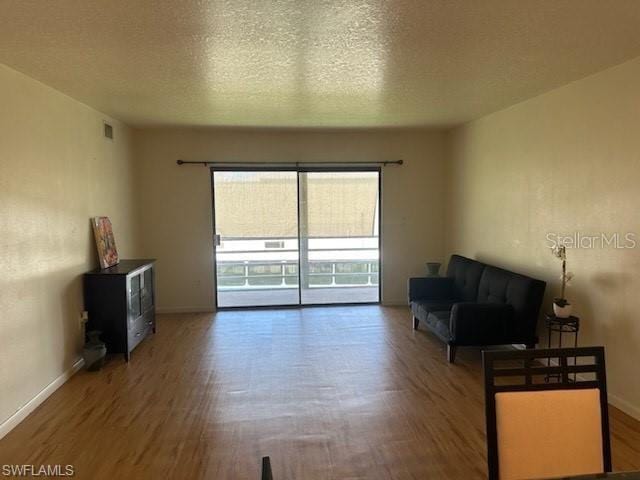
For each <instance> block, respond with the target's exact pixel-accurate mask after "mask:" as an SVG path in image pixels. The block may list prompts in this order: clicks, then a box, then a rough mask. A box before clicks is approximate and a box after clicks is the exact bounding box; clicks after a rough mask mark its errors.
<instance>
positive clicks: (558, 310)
mask: <svg viewBox="0 0 640 480" xmlns="http://www.w3.org/2000/svg"><path fill="white" fill-rule="evenodd" d="M572 308H573V305H571V304H570V303H567V304H566V305H565V306H564V307H561V306H560V305H558V304H557V303H554V304H553V314H554V315H555V316H556V317H558V318H569V317H570V316H571V310H572Z"/></svg>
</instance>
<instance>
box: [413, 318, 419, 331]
mask: <svg viewBox="0 0 640 480" xmlns="http://www.w3.org/2000/svg"><path fill="white" fill-rule="evenodd" d="M419 323H420V320H418V319H417V318H416V317H413V329H414V330H417V329H418V324H419Z"/></svg>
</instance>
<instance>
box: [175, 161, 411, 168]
mask: <svg viewBox="0 0 640 480" xmlns="http://www.w3.org/2000/svg"><path fill="white" fill-rule="evenodd" d="M176 163H177V164H178V165H203V166H205V167H208V166H210V165H251V166H262V167H268V166H269V165H270V164H269V163H266V162H189V161H187V160H176ZM403 163H404V162H403V161H402V160H386V161H383V162H282V163H276V165H278V166H283V165H291V166H293V167H302V166H305V165H382V166H383V167H386V166H387V165H402V164H403Z"/></svg>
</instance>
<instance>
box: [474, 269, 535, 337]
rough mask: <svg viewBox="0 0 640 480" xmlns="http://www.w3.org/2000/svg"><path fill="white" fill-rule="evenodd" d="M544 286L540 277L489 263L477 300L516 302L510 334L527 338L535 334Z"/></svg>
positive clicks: (484, 301)
mask: <svg viewBox="0 0 640 480" xmlns="http://www.w3.org/2000/svg"><path fill="white" fill-rule="evenodd" d="M544 288H545V283H544V282H542V281H540V280H535V279H533V278H530V277H526V276H524V275H520V274H518V273H513V272H510V271H508V270H503V269H501V268H497V267H492V266H488V265H487V266H486V267H485V268H484V270H483V272H482V277H481V278H480V284H479V286H478V296H477V299H476V301H477V302H479V303H503V304H508V305H512V306H513V309H514V313H515V315H514V324H513V325H511V328H512V330H511V332H510V334H511V335H513V336H516V337H518V338H522V339H523V341H524V340H526V339H529V338H532V337H533V336H535V332H536V323H537V320H538V311H539V310H540V304H541V303H542V296H543V294H544Z"/></svg>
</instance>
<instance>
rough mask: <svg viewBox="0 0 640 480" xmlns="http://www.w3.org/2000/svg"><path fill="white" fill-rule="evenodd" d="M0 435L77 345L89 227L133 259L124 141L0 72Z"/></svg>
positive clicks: (52, 94)
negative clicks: (110, 227)
mask: <svg viewBox="0 0 640 480" xmlns="http://www.w3.org/2000/svg"><path fill="white" fill-rule="evenodd" d="M0 106H1V107H0V272H1V275H0V312H1V313H0V338H1V339H2V346H1V347H0V392H1V393H0V425H1V424H2V423H3V422H5V421H6V420H7V419H8V418H9V417H10V416H12V415H13V414H14V413H15V412H16V411H17V410H18V409H20V408H21V407H22V406H24V405H25V404H26V403H27V402H28V401H30V400H31V399H32V398H33V397H35V396H36V395H37V394H38V393H39V392H40V391H41V390H43V389H44V388H45V387H46V386H47V385H48V384H50V383H51V382H52V381H54V380H55V379H56V378H57V377H59V376H60V375H61V374H63V372H65V371H66V370H68V369H69V368H70V367H71V366H72V365H73V364H74V362H75V361H76V360H77V359H78V357H79V352H80V349H81V345H82V333H81V329H80V312H81V310H82V283H81V274H82V273H83V272H84V271H86V270H88V269H90V268H93V267H94V266H96V265H97V264H96V261H95V253H94V248H95V247H94V243H93V237H92V233H91V230H90V226H89V217H91V216H95V215H108V216H110V217H111V219H112V221H113V224H114V230H115V234H116V243H117V245H118V248H119V250H120V253H121V255H122V256H128V255H131V254H132V253H133V249H134V221H133V217H132V215H131V213H130V205H131V199H132V196H131V194H132V191H133V190H132V181H133V175H132V168H131V159H132V158H131V132H130V131H129V129H127V128H125V127H124V126H123V125H122V124H120V123H118V122H113V124H114V128H115V135H116V139H115V141H113V142H112V141H108V140H106V139H104V138H103V136H102V128H103V127H102V122H103V119H105V118H106V117H105V116H104V115H102V114H101V113H99V112H97V111H95V110H92V109H91V108H89V107H87V106H85V105H83V104H81V103H78V102H76V101H74V100H72V99H70V98H69V97H67V96H65V95H62V94H61V93H58V92H56V91H55V90H52V89H51V88H49V87H47V86H45V85H43V84H41V83H38V82H36V81H35V80H32V79H30V78H28V77H25V76H24V75H22V74H20V73H18V72H15V71H13V70H11V69H9V68H6V67H4V66H2V65H0Z"/></svg>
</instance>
